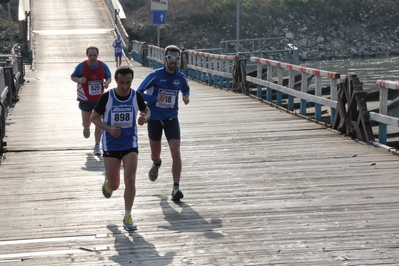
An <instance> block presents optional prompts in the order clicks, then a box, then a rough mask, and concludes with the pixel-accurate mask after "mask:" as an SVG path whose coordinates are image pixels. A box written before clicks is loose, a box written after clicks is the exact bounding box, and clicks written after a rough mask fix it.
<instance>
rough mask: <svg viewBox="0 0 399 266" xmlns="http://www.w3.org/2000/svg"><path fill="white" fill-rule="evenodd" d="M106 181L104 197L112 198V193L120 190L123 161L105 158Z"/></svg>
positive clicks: (103, 188)
mask: <svg viewBox="0 0 399 266" xmlns="http://www.w3.org/2000/svg"><path fill="white" fill-rule="evenodd" d="M104 168H105V180H104V184H103V187H102V190H103V195H104V197H106V198H110V197H111V195H112V191H115V190H117V189H118V188H119V185H120V168H121V160H119V159H117V158H113V157H104Z"/></svg>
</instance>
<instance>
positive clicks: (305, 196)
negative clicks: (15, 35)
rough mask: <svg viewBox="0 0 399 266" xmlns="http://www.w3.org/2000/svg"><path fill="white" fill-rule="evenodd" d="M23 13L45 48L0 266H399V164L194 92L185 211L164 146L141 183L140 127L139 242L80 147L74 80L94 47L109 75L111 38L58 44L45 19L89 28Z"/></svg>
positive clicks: (145, 166)
mask: <svg viewBox="0 0 399 266" xmlns="http://www.w3.org/2000/svg"><path fill="white" fill-rule="evenodd" d="M32 2H33V10H32V12H33V17H34V19H35V20H34V21H33V25H34V27H35V28H34V29H35V30H36V31H37V33H36V36H35V42H36V47H47V48H46V49H37V50H36V61H35V70H34V71H32V70H30V69H28V67H27V71H26V72H27V73H26V83H25V85H24V87H23V89H22V91H21V94H20V102H18V103H17V104H16V106H15V108H13V109H12V110H11V112H10V114H9V116H8V117H7V137H6V139H5V141H7V143H8V146H7V152H6V153H5V154H4V156H3V158H2V160H1V164H0V181H1V183H2V189H1V194H0V213H1V218H0V222H1V229H0V265H41V266H42V265H398V264H399V243H398V242H399V223H398V220H399V180H398V178H397V176H396V175H397V171H398V169H399V167H398V158H399V157H397V156H395V155H392V154H390V153H388V152H386V151H385V150H382V149H379V148H376V147H372V146H369V145H363V144H360V143H357V142H355V141H353V140H350V139H348V138H346V137H343V136H342V135H339V134H338V133H336V132H333V131H331V130H328V129H325V128H322V127H321V126H320V125H317V124H314V123H312V122H307V121H305V120H303V119H301V118H298V117H295V116H292V115H290V114H288V113H285V112H282V111H280V110H278V109H275V108H273V107H271V106H268V105H266V104H264V103H260V102H258V101H257V100H254V99H251V98H249V97H246V96H243V95H240V94H235V93H231V92H227V91H224V90H220V89H217V88H214V87H210V86H207V85H204V84H200V83H197V82H194V81H190V85H191V89H192V96H191V103H190V104H189V105H188V106H183V105H182V106H181V109H180V121H181V128H182V137H183V139H182V157H183V175H182V176H183V177H182V182H181V188H182V190H183V192H184V193H185V198H184V201H183V202H181V203H180V204H175V203H173V202H172V201H171V200H170V192H171V185H172V183H171V182H172V180H171V176H170V165H171V160H170V155H169V152H168V150H167V146H164V151H163V161H164V164H163V166H162V168H161V170H160V178H159V180H157V181H156V182H154V183H153V182H150V181H149V180H148V177H147V172H148V170H149V167H150V165H151V162H150V153H149V146H148V141H147V137H146V129H145V128H144V127H142V128H140V130H139V138H140V156H139V167H138V171H137V188H138V191H137V197H136V201H135V205H134V209H133V215H134V219H135V222H136V223H137V225H138V227H139V229H138V231H137V232H134V233H128V232H126V231H124V230H123V228H122V226H121V219H122V213H123V193H122V191H123V190H122V189H123V185H122V186H121V189H120V190H118V191H116V192H115V193H114V195H113V196H112V198H110V199H105V198H104V197H103V196H102V193H101V185H102V182H103V174H104V173H103V163H102V159H101V158H99V157H96V156H93V155H92V146H93V139H92V138H90V139H84V138H83V136H82V128H81V118H80V111H79V110H78V108H77V102H76V101H75V84H74V83H73V82H72V81H70V79H69V76H70V74H71V73H72V71H73V68H74V67H75V65H76V64H77V63H78V62H79V61H81V60H83V59H84V58H85V56H84V48H85V47H86V46H87V45H89V44H97V45H99V46H100V57H99V59H100V60H104V61H105V62H106V63H108V64H109V66H110V67H111V71H114V70H115V67H114V63H113V56H112V48H111V45H110V43H111V42H112V39H113V37H112V35H111V34H110V33H109V32H108V33H104V34H91V35H87V34H81V35H79V34H69V33H68V34H54V33H53V32H51V31H50V30H51V28H41V27H42V25H44V22H43V21H42V20H47V23H50V24H46V25H52V24H51V23H53V24H54V23H55V22H56V21H58V20H59V21H61V22H63V21H64V20H62V18H63V16H64V14H65V13H68V15H72V14H75V15H76V16H80V17H81V18H85V19H88V20H90V21H91V22H93V18H90V16H87V15H86V16H83V15H82V12H83V11H78V10H77V9H78V8H77V7H75V6H74V5H75V4H74V3H75V2H74V1H64V2H63V4H64V5H65V6H64V5H61V4H60V3H59V2H57V3H58V5H59V6H58V12H57V16H55V15H54V17H52V16H51V14H52V13H51V12H49V10H55V9H54V7H51V5H53V2H52V1H44V0H37V1H36V0H35V1H32ZM93 2H97V3H96V4H97V6H96V7H97V8H98V9H100V8H99V6H101V1H100V0H98V1H84V0H82V1H80V3H81V6H80V8H82V9H83V10H93V16H94V17H99V16H98V15H96V14H98V13H96V12H95V8H93V7H87V6H88V5H89V3H93ZM61 6H62V7H63V8H65V10H64V9H63V8H61ZM66 10H68V12H67V11H66ZM98 12H100V13H101V12H105V11H104V10H103V9H100V10H99V11H98ZM40 14H46V16H40ZM88 14H89V13H88ZM103 20H104V18H103ZM70 21H73V20H70ZM61 22H60V23H58V31H59V32H61V33H63V29H64V28H63V24H62V23H61ZM75 23H76V22H75ZM80 23H81V25H86V24H85V23H84V21H83V22H82V21H81V22H80ZM92 25H93V24H90V27H92ZM43 27H44V26H43ZM46 27H48V26H46ZM65 27H66V26H65ZM97 27H98V29H106V28H107V27H108V26H107V25H101V21H100V22H99V24H98V25H97ZM65 30H66V28H65ZM65 32H66V31H65ZM65 32H64V33H65ZM80 32H83V30H82V29H80ZM50 33H51V34H50ZM50 44H51V45H50ZM60 47H61V48H60ZM134 70H135V80H134V85H133V86H134V87H137V85H138V84H139V83H140V82H141V80H142V79H143V78H144V77H145V76H146V75H147V74H148V73H149V72H150V71H151V69H148V68H143V67H140V66H139V65H138V64H137V63H134ZM111 85H114V83H112V84H111Z"/></svg>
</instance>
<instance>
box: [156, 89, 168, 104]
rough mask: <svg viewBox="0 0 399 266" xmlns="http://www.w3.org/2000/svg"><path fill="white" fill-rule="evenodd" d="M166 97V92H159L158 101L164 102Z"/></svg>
mask: <svg viewBox="0 0 399 266" xmlns="http://www.w3.org/2000/svg"><path fill="white" fill-rule="evenodd" d="M165 99H166V93H165V92H164V91H163V92H161V93H160V94H158V99H157V102H163V101H165Z"/></svg>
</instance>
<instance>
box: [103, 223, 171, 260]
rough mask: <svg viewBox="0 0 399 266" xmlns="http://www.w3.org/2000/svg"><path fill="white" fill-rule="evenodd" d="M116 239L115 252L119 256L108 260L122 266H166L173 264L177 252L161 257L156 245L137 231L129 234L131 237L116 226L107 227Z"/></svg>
mask: <svg viewBox="0 0 399 266" xmlns="http://www.w3.org/2000/svg"><path fill="white" fill-rule="evenodd" d="M107 228H108V229H109V230H110V231H111V232H112V236H113V237H114V238H115V246H114V247H115V250H116V251H117V252H118V254H117V255H113V256H111V257H108V259H110V260H112V261H114V262H115V263H118V264H120V265H126V264H129V265H143V266H145V265H155V264H154V262H156V265H157V266H158V265H159V266H166V265H170V264H171V263H172V262H173V258H174V256H175V255H176V252H166V253H165V255H164V256H160V255H159V253H158V252H157V250H156V249H155V247H154V245H152V244H150V243H148V242H147V241H145V239H144V238H143V237H142V236H141V235H140V234H138V233H137V232H135V231H132V232H129V236H130V237H131V239H130V237H129V236H127V235H126V234H125V232H122V231H121V230H119V228H118V226H117V225H115V224H109V225H107Z"/></svg>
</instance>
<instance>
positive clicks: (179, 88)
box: [137, 45, 190, 201]
mask: <svg viewBox="0 0 399 266" xmlns="http://www.w3.org/2000/svg"><path fill="white" fill-rule="evenodd" d="M180 53H181V52H180V49H179V48H178V47H177V46H174V45H169V46H167V47H166V48H165V50H164V63H165V66H164V67H162V68H159V69H157V70H154V71H153V72H151V73H150V74H148V76H147V77H146V78H145V79H144V80H143V82H142V83H141V85H140V86H139V88H138V89H137V91H138V92H140V93H142V95H143V97H144V100H145V101H146V102H147V105H148V107H149V108H150V110H151V117H150V120H149V121H148V124H147V129H148V137H149V140H150V147H151V159H152V161H153V165H152V167H151V169H150V171H149V173H148V176H149V179H150V180H151V181H155V180H156V179H157V178H158V170H159V167H160V166H161V164H162V160H161V157H160V156H161V138H162V133H163V132H164V133H165V137H166V139H167V141H168V145H169V149H170V152H171V155H172V161H173V162H172V176H173V189H172V200H173V201H179V200H180V199H182V198H183V197H184V195H183V193H182V191H181V190H180V188H179V184H180V177H181V171H182V161H181V154H180V125H179V119H178V110H179V108H178V100H179V92H181V93H182V100H183V102H184V104H186V105H187V104H188V103H189V102H190V99H189V96H190V87H189V85H188V83H187V78H186V75H184V74H183V73H182V72H180V71H179V70H178V67H179V63H180Z"/></svg>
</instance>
